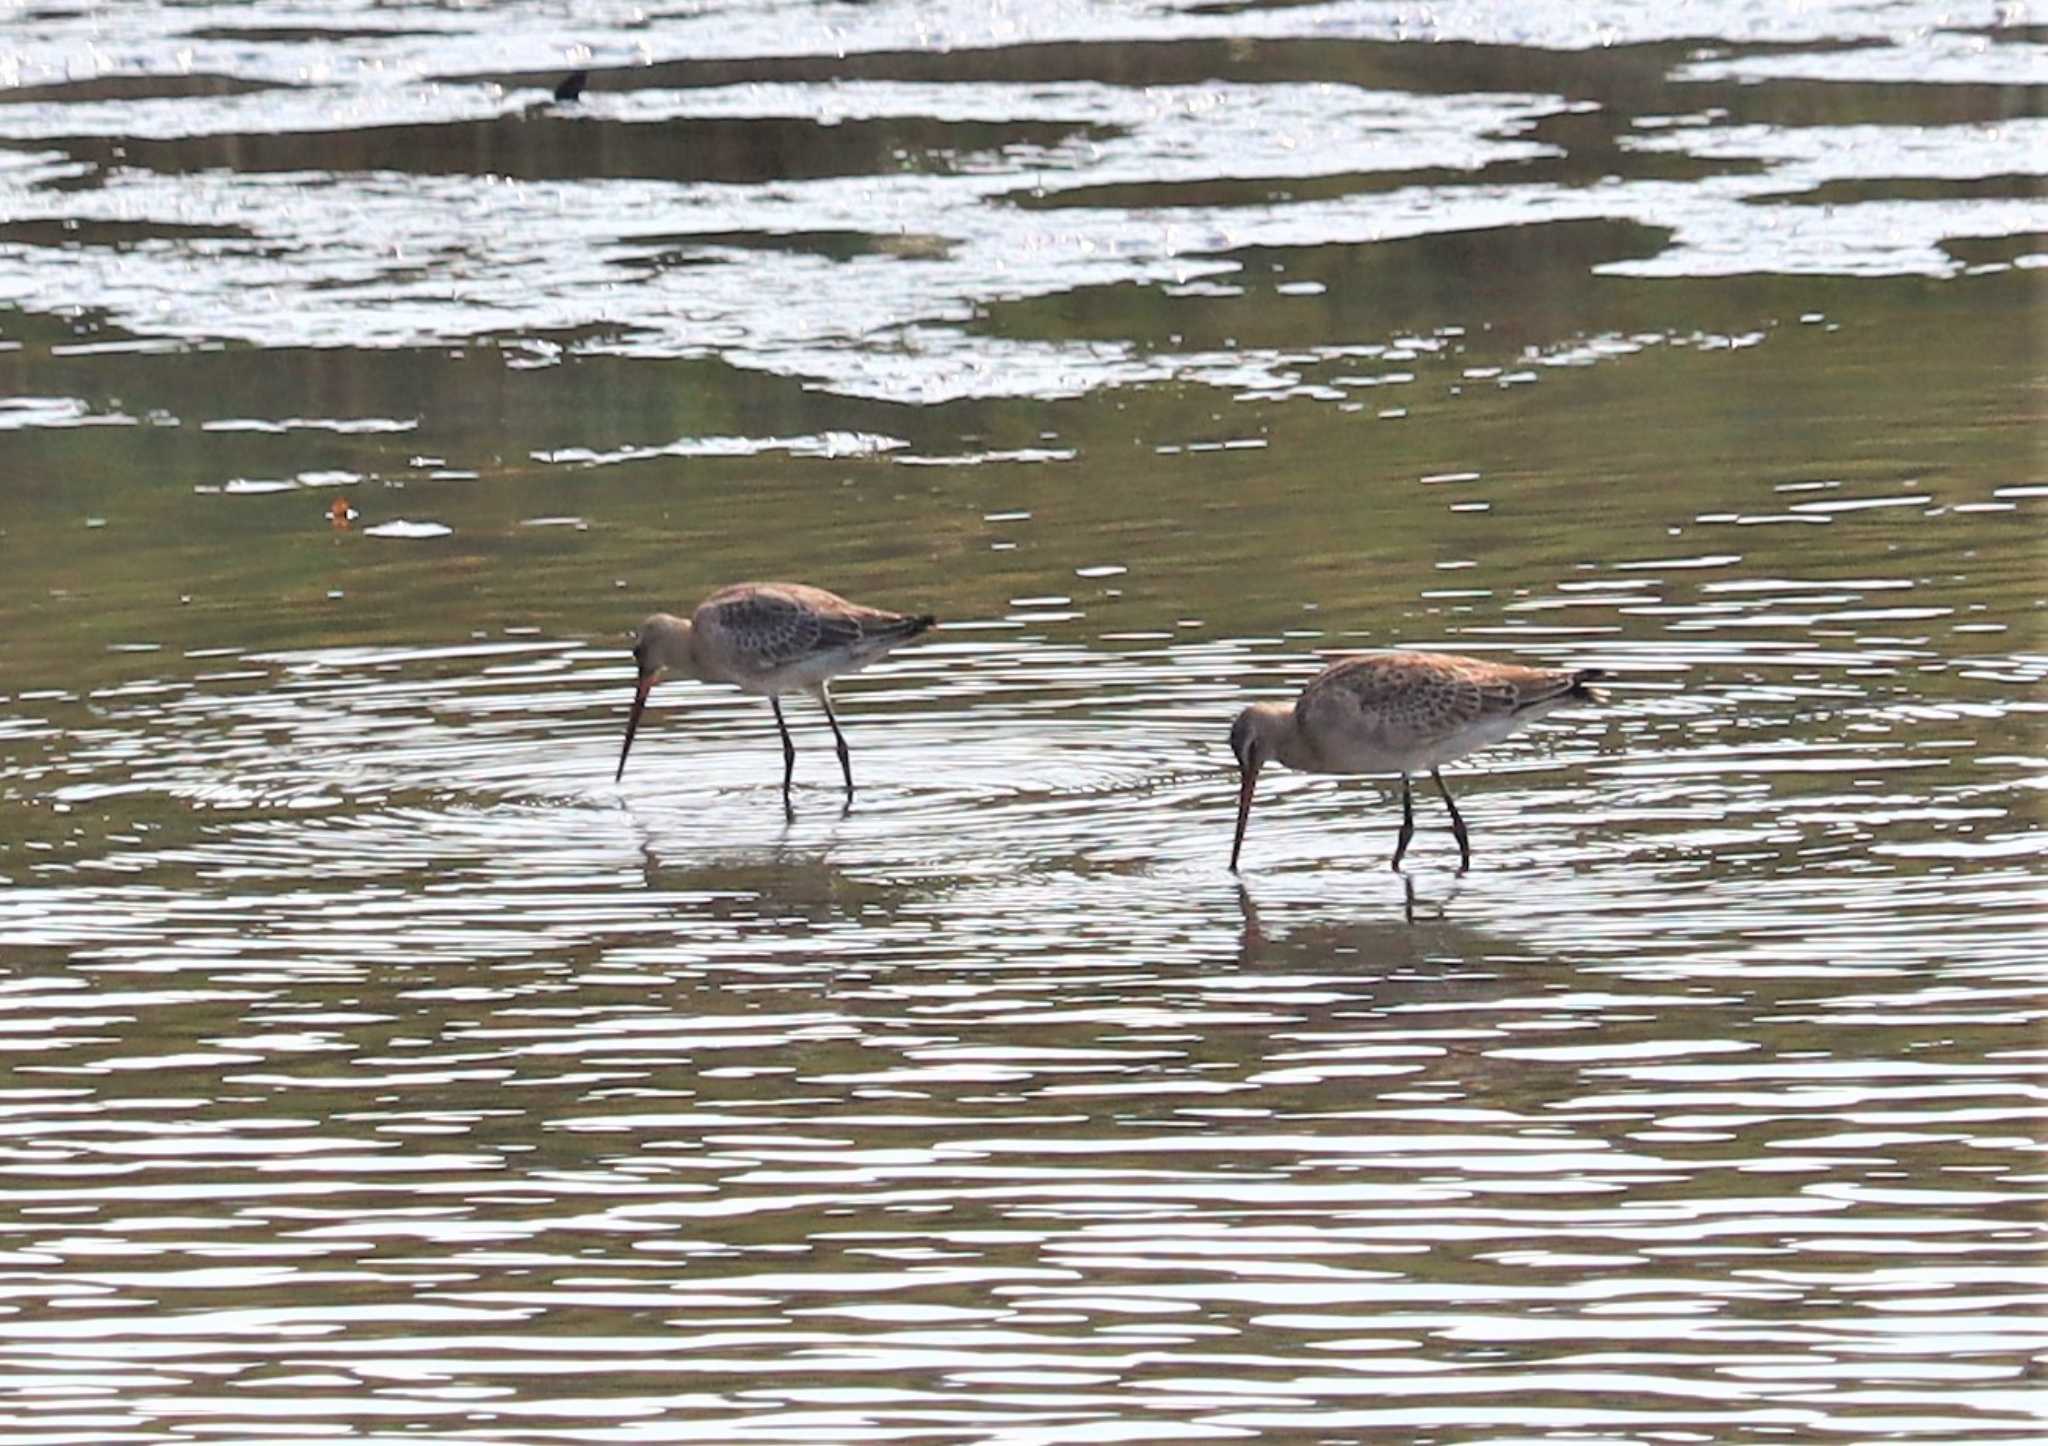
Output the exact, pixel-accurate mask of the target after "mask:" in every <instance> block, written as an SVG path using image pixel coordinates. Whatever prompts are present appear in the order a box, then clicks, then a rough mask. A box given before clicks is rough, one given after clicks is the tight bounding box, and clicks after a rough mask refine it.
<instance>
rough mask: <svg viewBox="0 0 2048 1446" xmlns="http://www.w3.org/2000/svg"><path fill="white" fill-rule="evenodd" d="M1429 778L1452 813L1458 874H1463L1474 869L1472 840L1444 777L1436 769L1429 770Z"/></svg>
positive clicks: (1452, 829)
mask: <svg viewBox="0 0 2048 1446" xmlns="http://www.w3.org/2000/svg"><path fill="white" fill-rule="evenodd" d="M1429 776H1430V777H1431V778H1434V779H1435V780H1436V791H1437V792H1438V793H1441V794H1442V795H1443V796H1444V807H1445V808H1448V809H1449V810H1450V811H1451V832H1452V833H1453V834H1455V835H1456V836H1457V839H1458V872H1459V873H1461V874H1462V873H1464V872H1465V870H1467V869H1469V868H1471V867H1472V840H1471V839H1470V838H1469V837H1468V836H1467V835H1466V833H1465V819H1464V816H1463V815H1461V814H1460V813H1459V812H1458V804H1457V801H1456V800H1455V799H1453V798H1452V797H1451V791H1450V790H1449V789H1448V788H1445V787H1444V776H1443V775H1442V774H1441V773H1439V772H1437V771H1436V770H1435V769H1434V768H1432V769H1430V770H1429Z"/></svg>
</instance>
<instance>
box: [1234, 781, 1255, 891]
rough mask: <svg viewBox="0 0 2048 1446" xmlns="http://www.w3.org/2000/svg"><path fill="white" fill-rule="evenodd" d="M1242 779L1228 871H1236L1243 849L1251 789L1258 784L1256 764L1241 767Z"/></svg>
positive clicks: (1249, 810) (1238, 786) (1238, 791)
mask: <svg viewBox="0 0 2048 1446" xmlns="http://www.w3.org/2000/svg"><path fill="white" fill-rule="evenodd" d="M1241 772H1242V774H1243V777H1242V779H1241V780H1240V781H1239V783H1238V785H1237V837H1236V838H1234V839H1232V840H1231V843H1230V871H1231V872H1232V873H1233V874H1234V873H1236V872H1237V856H1238V854H1239V853H1240V852H1242V851H1243V849H1244V826H1245V825H1246V824H1247V823H1250V822H1251V817H1252V790H1253V789H1254V788H1256V787H1258V784H1259V769H1258V765H1257V764H1253V765H1251V766H1249V767H1244V768H1242V769H1241Z"/></svg>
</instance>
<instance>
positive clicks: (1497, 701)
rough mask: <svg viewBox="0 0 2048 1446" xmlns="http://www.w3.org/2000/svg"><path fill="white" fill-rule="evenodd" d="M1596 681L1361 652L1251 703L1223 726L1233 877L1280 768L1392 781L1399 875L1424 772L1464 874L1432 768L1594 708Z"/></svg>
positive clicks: (1583, 675) (1549, 671)
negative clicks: (1257, 801) (1268, 765)
mask: <svg viewBox="0 0 2048 1446" xmlns="http://www.w3.org/2000/svg"><path fill="white" fill-rule="evenodd" d="M1601 676H1603V674H1602V673H1601V671H1600V669H1598V668H1576V669H1572V668H1529V667H1523V666H1521V665H1520V664H1517V663H1494V662H1488V661H1486V660H1485V659H1483V658H1462V657H1459V656H1457V655H1456V654H1454V653H1406V652H1392V653H1368V654H1364V655H1361V656H1358V657H1350V658H1340V659H1339V660H1338V661H1336V662H1334V663H1332V664H1330V666H1329V667H1327V668H1325V669H1323V671H1322V672H1320V673H1318V674H1316V676H1315V677H1314V678H1312V679H1310V680H1309V683H1308V686H1307V687H1305V688H1303V689H1302V690H1301V696H1300V697H1299V698H1297V699H1295V700H1294V702H1293V704H1292V705H1291V706H1290V705H1289V704H1286V703H1254V704H1252V706H1251V707H1249V708H1247V709H1245V710H1244V711H1243V712H1242V713H1240V714H1238V715H1237V722H1236V723H1234V724H1233V725H1232V726H1231V729H1230V750H1231V752H1233V753H1235V754H1236V755H1237V767H1238V773H1239V784H1238V794H1237V837H1236V839H1235V840H1234V841H1233V842H1232V843H1231V845H1230V869H1231V872H1232V873H1235V872H1236V871H1237V857H1238V854H1239V852H1240V851H1242V850H1243V848H1244V829H1245V824H1246V823H1247V822H1248V821H1249V820H1250V818H1251V813H1252V790H1253V788H1254V787H1256V786H1257V784H1258V781H1259V769H1260V767H1261V766H1262V765H1264V764H1265V762H1266V761H1267V760H1268V759H1277V760H1278V761H1279V762H1281V763H1283V764H1285V765H1286V766H1287V767H1289V768H1296V769H1300V770H1302V771H1303V772H1306V773H1398V774H1400V775H1401V835H1400V839H1399V841H1398V842H1396V843H1395V845H1394V864H1393V866H1394V868H1395V869H1396V870H1398V869H1399V868H1400V867H1401V857H1402V855H1404V854H1405V853H1407V852H1408V840H1409V839H1410V838H1411V837H1413V836H1414V833H1415V799H1414V795H1413V794H1412V793H1411V792H1410V790H1409V785H1408V775H1409V774H1411V773H1417V772H1420V771H1422V770H1424V769H1427V770H1428V771H1429V776H1430V777H1431V778H1433V779H1435V780H1436V786H1437V791H1438V792H1439V793H1441V794H1443V796H1444V806H1445V807H1447V808H1448V809H1450V811H1451V832H1452V833H1453V834H1454V835H1456V837H1457V840H1458V871H1459V872H1460V873H1463V872H1464V871H1465V870H1466V869H1469V868H1471V867H1472V841H1471V838H1470V837H1469V836H1468V835H1467V834H1466V832H1465V820H1464V819H1463V818H1462V817H1461V816H1460V815H1459V813H1458V805H1457V804H1456V803H1455V802H1454V801H1453V800H1452V798H1451V791H1450V789H1448V788H1446V787H1445V786H1444V777H1443V774H1441V773H1439V772H1438V771H1437V770H1438V769H1439V768H1441V767H1442V766H1443V765H1444V764H1446V763H1448V762H1450V761H1451V760H1452V759H1453V758H1462V757H1463V756H1464V755H1465V754H1467V753H1471V752H1473V751H1474V750H1475V749H1480V748H1484V747H1486V746H1487V745H1488V744H1492V743H1498V742H1500V740H1501V739H1503V738H1505V737H1507V736H1508V735H1509V734H1510V733H1512V732H1514V731H1515V730H1516V729H1517V728H1519V727H1521V726H1522V725H1523V724H1524V723H1527V722H1529V721H1530V720H1531V719H1533V718H1540V717H1542V716H1543V715H1544V714H1545V713H1548V712H1549V711H1550V710H1551V709H1553V708H1555V707H1557V706H1558V705H1559V704H1561V703H1567V702H1588V703H1590V702H1597V701H1599V698H1598V695H1597V694H1595V693H1594V691H1593V690H1592V689H1591V688H1589V687H1588V686H1587V684H1588V683H1590V682H1592V681H1593V680H1594V679H1595V678H1599V677H1601Z"/></svg>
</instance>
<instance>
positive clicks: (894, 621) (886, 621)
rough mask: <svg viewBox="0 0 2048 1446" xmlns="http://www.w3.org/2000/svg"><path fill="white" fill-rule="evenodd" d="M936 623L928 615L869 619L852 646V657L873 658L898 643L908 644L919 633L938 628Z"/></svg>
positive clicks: (936, 621)
mask: <svg viewBox="0 0 2048 1446" xmlns="http://www.w3.org/2000/svg"><path fill="white" fill-rule="evenodd" d="M938 621H939V620H938V619H937V618H935V617H933V616H932V615H931V614H930V613H923V614H921V615H919V616H917V617H914V618H906V617H882V618H873V617H870V618H868V619H866V620H865V622H864V626H863V627H862V628H861V639H860V641H859V642H858V643H857V644H855V645H854V656H856V657H873V656H875V655H876V654H877V653H882V652H887V651H888V650H889V649H890V648H893V647H895V646H896V645H897V644H898V643H905V642H908V641H910V639H912V638H914V637H916V636H917V635H918V634H919V633H923V632H928V631H930V630H931V629H932V628H934V627H936V626H938Z"/></svg>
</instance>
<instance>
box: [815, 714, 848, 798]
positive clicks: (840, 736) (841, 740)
mask: <svg viewBox="0 0 2048 1446" xmlns="http://www.w3.org/2000/svg"><path fill="white" fill-rule="evenodd" d="M818 701H819V702H820V703H823V704H824V705H825V721H826V722H827V723H830V724H831V725H832V742H833V745H834V746H835V747H837V748H838V750H839V771H840V772H841V773H843V774H845V775H846V802H847V803H848V805H849V806H850V805H851V804H852V803H853V759H852V758H850V757H848V756H847V752H846V735H845V734H844V733H841V732H840V731H839V719H838V718H837V717H836V716H834V714H833V712H832V693H831V690H830V689H828V688H827V687H826V686H825V685H824V684H822V683H820V684H819V685H818Z"/></svg>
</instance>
